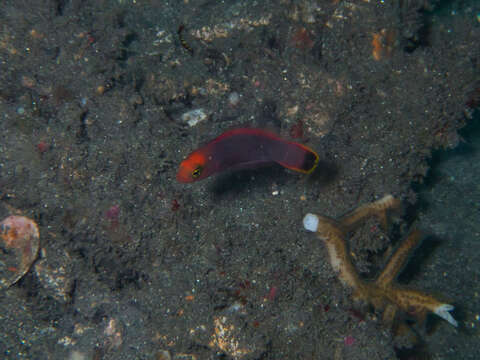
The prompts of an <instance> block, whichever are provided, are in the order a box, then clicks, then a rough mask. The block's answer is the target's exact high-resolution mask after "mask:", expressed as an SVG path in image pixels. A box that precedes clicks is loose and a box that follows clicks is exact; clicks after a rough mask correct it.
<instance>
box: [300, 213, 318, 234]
mask: <svg viewBox="0 0 480 360" xmlns="http://www.w3.org/2000/svg"><path fill="white" fill-rule="evenodd" d="M303 227H304V228H305V230H308V231H311V232H316V231H317V229H318V216H317V215H315V214H307V215H305V217H304V218H303Z"/></svg>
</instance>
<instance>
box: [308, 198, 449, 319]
mask: <svg viewBox="0 0 480 360" xmlns="http://www.w3.org/2000/svg"><path fill="white" fill-rule="evenodd" d="M399 207H400V201H399V200H397V199H395V198H393V196H391V195H387V196H385V197H383V198H382V199H380V200H378V201H375V202H373V203H369V204H366V205H363V206H360V207H358V208H357V209H355V210H353V211H352V212H350V213H348V214H346V215H345V216H343V217H341V218H340V219H339V220H333V219H330V218H327V217H323V216H318V215H314V214H307V215H306V216H305V217H304V219H303V224H304V227H305V229H306V230H308V231H312V232H316V233H317V235H318V237H319V238H320V239H322V240H323V241H324V243H325V245H326V247H327V250H328V254H329V257H330V263H331V265H332V267H333V269H334V270H335V271H336V272H338V277H339V279H340V280H341V281H342V283H343V284H344V285H346V286H349V287H351V288H352V289H353V297H354V299H358V300H361V301H364V302H367V303H369V304H371V305H372V306H373V307H374V308H375V309H376V310H380V311H383V321H384V322H385V323H386V324H387V325H388V326H392V327H393V326H394V325H395V324H394V320H395V317H396V315H397V314H398V313H399V310H400V311H402V312H403V313H406V314H408V315H410V316H413V317H415V318H417V319H418V320H419V321H423V320H424V319H425V317H426V315H427V314H428V313H430V312H432V313H434V314H436V315H438V316H440V317H441V318H443V319H445V320H446V321H448V322H449V323H450V324H452V325H453V326H457V322H456V321H455V319H454V318H453V317H452V315H451V314H450V311H452V310H453V308H454V307H453V306H452V305H449V304H445V303H443V302H441V301H439V300H437V299H436V298H434V297H433V296H431V295H429V294H427V293H425V292H422V291H418V290H413V289H408V288H405V287H402V286H400V285H398V284H395V279H396V278H397V276H398V275H399V273H400V271H401V270H402V268H403V266H404V265H405V263H406V262H407V260H408V257H409V255H410V253H411V252H412V251H413V249H415V247H416V246H417V245H418V243H419V242H420V240H421V233H420V232H419V231H417V230H413V231H412V232H410V234H409V235H408V237H407V238H406V239H405V240H404V241H403V242H402V244H401V245H400V246H399V247H398V249H397V250H396V251H395V253H394V254H393V255H392V257H391V258H390V260H389V261H388V263H387V265H386V266H385V268H384V269H383V271H382V272H381V273H380V275H379V276H378V277H377V279H376V280H375V281H366V280H363V279H362V278H361V277H360V276H359V274H358V272H357V270H356V269H355V267H354V265H353V263H352V260H351V258H350V255H349V253H348V251H347V243H346V241H345V237H346V234H347V233H348V232H350V231H352V230H354V229H355V228H356V227H357V226H358V225H360V224H361V223H362V221H364V220H366V218H369V217H372V216H375V217H377V218H378V219H379V220H380V222H381V223H382V225H383V226H384V227H386V226H387V220H388V217H387V216H388V211H389V210H394V209H397V208H399Z"/></svg>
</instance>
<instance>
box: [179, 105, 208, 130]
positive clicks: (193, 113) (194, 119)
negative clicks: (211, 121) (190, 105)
mask: <svg viewBox="0 0 480 360" xmlns="http://www.w3.org/2000/svg"><path fill="white" fill-rule="evenodd" d="M207 117H208V115H207V113H206V112H205V110H204V109H202V108H200V109H194V110H190V111H188V112H186V113H184V114H183V115H182V120H183V121H185V122H186V123H187V124H188V125H190V126H195V125H197V124H198V123H199V122H201V121H203V120H205V119H206V118H207Z"/></svg>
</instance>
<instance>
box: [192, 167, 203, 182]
mask: <svg viewBox="0 0 480 360" xmlns="http://www.w3.org/2000/svg"><path fill="white" fill-rule="evenodd" d="M202 170H203V167H201V166H199V167H197V168H196V169H195V170H193V171H192V178H194V179H196V178H198V177H199V176H200V174H201V173H202Z"/></svg>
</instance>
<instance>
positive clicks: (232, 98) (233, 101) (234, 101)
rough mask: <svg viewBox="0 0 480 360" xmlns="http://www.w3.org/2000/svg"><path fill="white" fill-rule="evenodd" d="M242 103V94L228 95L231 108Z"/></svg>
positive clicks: (233, 93)
mask: <svg viewBox="0 0 480 360" xmlns="http://www.w3.org/2000/svg"><path fill="white" fill-rule="evenodd" d="M239 102H240V94H239V93H237V92H232V93H230V95H228V103H229V104H230V106H233V107H235V106H237V105H238V103H239Z"/></svg>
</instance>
